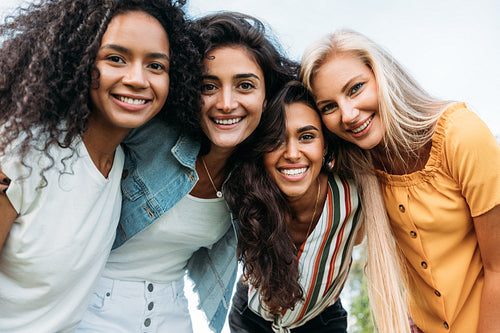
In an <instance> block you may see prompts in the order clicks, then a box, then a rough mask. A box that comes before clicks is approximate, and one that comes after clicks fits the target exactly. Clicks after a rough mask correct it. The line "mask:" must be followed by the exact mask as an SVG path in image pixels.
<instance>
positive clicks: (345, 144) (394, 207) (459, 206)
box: [300, 31, 500, 332]
mask: <svg viewBox="0 0 500 333" xmlns="http://www.w3.org/2000/svg"><path fill="white" fill-rule="evenodd" d="M300 78H301V80H302V81H303V82H304V83H305V85H306V86H307V87H308V88H309V89H310V90H311V92H312V93H313V95H314V99H315V102H316V106H317V107H318V108H319V109H320V111H321V114H322V119H323V122H324V123H325V125H326V127H327V128H328V129H329V130H330V131H332V132H333V133H334V134H336V135H337V136H338V137H339V139H340V141H341V142H342V143H341V144H342V148H341V151H342V152H343V155H342V156H343V158H340V159H339V160H338V162H339V163H344V164H345V165H347V166H348V167H353V168H355V169H356V170H357V172H360V173H373V172H375V174H376V175H377V177H378V179H379V182H380V185H381V189H382V193H383V198H384V200H385V207H386V209H387V213H388V216H389V221H390V227H391V229H392V233H393V235H394V238H395V240H396V244H397V247H398V249H400V250H401V254H402V258H401V263H402V267H403V269H404V271H405V272H406V275H407V277H408V282H407V291H408V295H409V306H408V307H409V311H410V315H411V317H412V319H413V320H414V321H415V323H416V325H417V326H418V327H419V328H420V329H421V330H423V331H425V332H438V331H439V332H441V331H442V332H448V331H451V332H494V331H495V330H496V331H498V330H500V322H499V320H500V317H499V316H498V307H499V305H500V303H499V302H500V289H499V288H498V285H499V283H500V275H499V274H498V272H499V271H500V249H499V247H498V244H499V242H500V233H499V232H498V228H496V223H498V221H499V220H500V208H499V206H498V205H499V203H500V191H499V189H500V174H499V172H498V165H499V164H500V149H499V145H498V143H497V141H496V140H495V138H494V136H493V135H492V134H491V132H490V131H489V129H488V127H487V126H486V125H485V124H484V122H482V121H481V120H480V119H479V118H478V117H477V116H476V115H475V114H474V113H473V112H471V111H470V110H469V109H468V108H467V107H466V105H465V104H464V103H455V102H451V101H444V100H439V99H437V98H434V97H433V96H431V95H430V94H428V93H427V92H426V91H425V90H423V89H422V88H421V87H420V86H419V85H418V84H417V83H416V82H415V81H414V80H413V79H412V78H411V77H410V75H408V73H407V72H406V71H405V70H404V68H403V67H402V66H401V65H399V64H398V63H397V61H396V60H395V59H394V58H393V57H392V56H391V55H390V54H389V53H387V52H386V51H385V50H384V49H383V48H382V47H380V46H378V45H377V44H375V43H374V42H373V41H371V40H369V39H368V38H366V37H365V36H363V35H361V34H359V33H356V32H353V31H339V32H337V33H334V34H330V35H327V36H326V37H324V38H323V39H321V40H320V41H318V42H316V43H314V44H313V45H311V46H310V47H309V48H308V50H307V51H306V53H305V54H304V56H303V59H302V68H301V73H300ZM359 148H361V149H359ZM378 222H379V223H381V224H382V223H384V220H383V219H380V220H379V221H378ZM385 223H389V222H385ZM368 236H369V237H368V239H369V240H370V232H369V233H368ZM368 245H369V246H368V253H369V256H370V257H381V256H387V254H385V255H383V254H382V252H380V249H378V248H376V247H373V246H372V245H373V244H372V245H370V241H369V242H368ZM389 256H390V257H392V259H393V260H394V261H396V258H397V253H396V252H392V253H390V254H389ZM386 259H387V258H386ZM376 260H377V259H376ZM376 260H374V261H376ZM369 263H370V260H369ZM368 273H369V278H370V275H372V274H371V268H370V265H369V267H368ZM372 305H373V306H374V312H375V313H377V308H380V304H372Z"/></svg>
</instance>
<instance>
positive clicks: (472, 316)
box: [377, 103, 500, 333]
mask: <svg viewBox="0 0 500 333" xmlns="http://www.w3.org/2000/svg"><path fill="white" fill-rule="evenodd" d="M499 171H500V146H499V144H498V142H497V141H496V139H495V138H494V136H493V135H492V134H491V131H490V130H489V129H488V127H487V126H486V124H485V123H484V122H483V121H482V120H481V119H479V117H478V116H477V115H475V114H474V113H473V112H471V111H469V110H468V109H467V107H466V106H465V104H463V103H457V104H454V105H452V106H450V107H449V108H448V109H447V110H446V111H445V112H444V113H443V114H442V116H441V117H440V119H439V121H438V123H437V125H436V129H435V133H434V135H433V136H432V148H431V151H430V157H429V160H428V161H427V164H426V165H425V167H424V169H423V170H420V171H417V172H414V173H411V174H407V175H389V174H387V173H385V172H382V171H377V175H378V177H379V179H380V181H381V184H382V192H383V195H384V199H385V203H386V207H387V211H388V214H389V218H390V220H391V225H392V229H393V232H394V236H395V238H396V241H397V244H398V245H399V246H400V247H401V249H402V250H403V253H404V255H405V257H406V264H407V267H406V269H407V272H408V276H409V284H410V289H409V298H410V303H409V311H410V314H411V317H412V318H413V320H414V321H415V323H416V324H417V325H418V326H419V328H421V329H422V330H423V331H424V332H468V333H469V332H476V331H477V325H478V319H479V303H480V299H481V291H482V286H483V279H484V272H483V265H482V262H481V256H480V253H479V247H478V243H477V238H476V234H475V232H474V225H473V221H472V217H476V216H479V215H482V214H484V213H486V212H488V211H489V210H491V209H492V208H494V207H495V206H497V205H498V204H500V172H499ZM499 222H500V221H499ZM499 227H500V226H499Z"/></svg>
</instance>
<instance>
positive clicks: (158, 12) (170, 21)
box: [0, 0, 201, 159]
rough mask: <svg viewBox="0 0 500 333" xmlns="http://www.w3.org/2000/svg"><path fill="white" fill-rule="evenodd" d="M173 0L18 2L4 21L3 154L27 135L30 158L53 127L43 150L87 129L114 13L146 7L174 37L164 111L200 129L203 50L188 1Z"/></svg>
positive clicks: (0, 60)
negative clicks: (191, 26)
mask: <svg viewBox="0 0 500 333" xmlns="http://www.w3.org/2000/svg"><path fill="white" fill-rule="evenodd" d="M184 3H185V1H180V0H179V1H173V0H172V1H171V0H60V1H56V0H41V1H37V2H36V3H35V4H31V5H29V6H28V7H27V8H18V9H17V11H16V14H15V16H8V17H7V18H6V19H5V21H4V22H3V23H2V25H0V36H1V37H0V38H1V40H2V46H1V53H0V123H1V124H3V125H4V127H3V131H2V135H1V136H0V153H5V149H6V147H7V146H8V145H9V144H10V143H11V142H12V141H13V140H14V139H16V138H18V137H19V136H20V135H21V134H23V135H26V137H25V138H24V137H22V138H23V140H22V141H21V144H20V147H19V154H20V155H21V157H22V158H23V159H24V157H25V156H26V153H27V152H28V151H29V150H30V142H31V141H33V140H35V139H38V138H37V137H36V135H37V134H35V133H38V131H40V130H41V131H42V132H43V133H45V135H44V138H45V139H43V142H42V147H43V148H42V150H43V151H44V152H45V154H47V155H48V157H49V158H50V155H49V153H48V147H49V146H50V145H52V144H57V145H59V146H61V147H63V148H68V147H70V144H71V142H72V140H73V139H74V138H75V137H76V136H78V135H81V134H82V133H84V132H85V130H86V128H87V123H88V118H89V115H90V113H91V112H92V102H91V99H90V94H89V91H90V89H91V87H92V77H94V78H95V77H96V76H95V75H96V74H97V77H98V76H99V73H98V71H97V68H96V67H95V66H94V61H95V58H96V55H97V52H98V50H99V48H100V44H101V40H102V36H103V34H104V32H105V31H106V29H107V26H108V24H109V22H110V21H111V19H112V18H113V17H114V16H116V15H118V14H120V13H124V12H129V11H143V12H145V13H147V14H149V15H151V16H152V17H154V18H156V19H157V20H158V21H159V22H160V23H161V25H162V26H163V27H164V29H165V31H166V32H167V35H168V39H169V43H170V52H171V55H170V58H171V63H170V72H169V75H170V91H169V95H168V98H167V102H166V104H165V106H164V107H163V109H162V110H161V111H160V113H159V114H158V117H160V118H162V119H164V120H166V121H169V122H172V123H173V124H175V125H177V126H179V127H180V128H182V129H183V130H184V131H187V132H192V133H198V132H200V131H201V130H200V125H199V121H198V110H199V101H200V99H199V98H200V92H199V82H200V77H201V76H200V75H201V66H200V59H201V58H200V55H199V52H198V49H197V48H196V47H195V46H194V44H193V43H192V41H191V39H190V34H189V32H188V24H187V22H186V20H185V17H184V12H183V10H182V7H183V6H184Z"/></svg>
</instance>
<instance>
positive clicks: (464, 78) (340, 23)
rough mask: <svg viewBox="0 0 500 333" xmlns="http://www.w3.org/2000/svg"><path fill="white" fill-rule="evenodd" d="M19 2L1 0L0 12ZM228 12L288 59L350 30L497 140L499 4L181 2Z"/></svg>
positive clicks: (198, 11)
mask: <svg viewBox="0 0 500 333" xmlns="http://www.w3.org/2000/svg"><path fill="white" fill-rule="evenodd" d="M19 3H21V0H2V1H1V3H0V12H2V13H5V12H6V11H7V10H8V9H9V8H12V7H14V6H16V5H17V4H19ZM218 10H235V11H241V12H244V13H247V14H251V15H254V16H257V17H258V18H260V19H261V20H263V21H264V22H265V23H267V24H268V25H269V26H270V27H271V29H272V32H273V34H274V35H275V36H276V37H277V38H278V39H279V40H280V41H281V44H282V45H283V47H284V49H285V51H287V52H288V55H289V56H290V57H291V58H293V59H295V60H300V58H301V56H302V53H303V52H304V50H305V48H306V47H307V45H309V43H311V42H312V41H314V40H316V39H318V38H319V37H321V36H322V35H324V34H325V33H328V32H332V31H334V30H337V29H339V28H350V29H354V30H357V31H359V32H362V33H364V34H366V35H367V36H368V37H370V38H371V39H373V40H374V41H375V42H378V43H380V44H382V45H383V46H385V47H386V48H387V49H388V50H389V51H390V52H391V53H392V54H393V55H394V56H395V57H396V58H397V59H398V60H399V61H400V62H401V63H402V64H403V65H404V66H405V67H406V68H407V69H408V70H409V71H410V73H412V74H413V76H414V77H415V78H416V79H417V80H418V81H419V82H420V83H421V84H422V86H423V87H424V88H425V89H427V90H428V91H429V92H431V93H433V94H434V95H436V96H438V97H441V98H443V99H452V100H460V101H465V102H466V103H467V104H468V105H469V107H470V108H472V109H473V110H474V111H475V112H476V113H478V114H479V116H480V117H481V118H482V119H483V120H484V121H485V122H486V123H487V124H488V126H489V128H490V129H491V131H492V132H493V133H494V134H496V135H497V136H500V109H499V106H498V97H500V65H499V63H498V62H499V59H500V38H499V36H500V1H497V0H475V1H470V0H378V1H373V0H358V1H340V0H281V1H277V0H188V6H187V12H188V14H189V15H190V16H192V17H198V16H202V15H204V14H207V13H211V12H215V11H218Z"/></svg>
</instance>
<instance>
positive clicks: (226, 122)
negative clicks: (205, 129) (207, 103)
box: [213, 117, 243, 125]
mask: <svg viewBox="0 0 500 333" xmlns="http://www.w3.org/2000/svg"><path fill="white" fill-rule="evenodd" d="M242 119H243V117H236V118H230V119H216V118H213V122H214V123H216V124H217V125H233V124H236V123H239V122H240V121H241V120H242Z"/></svg>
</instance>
